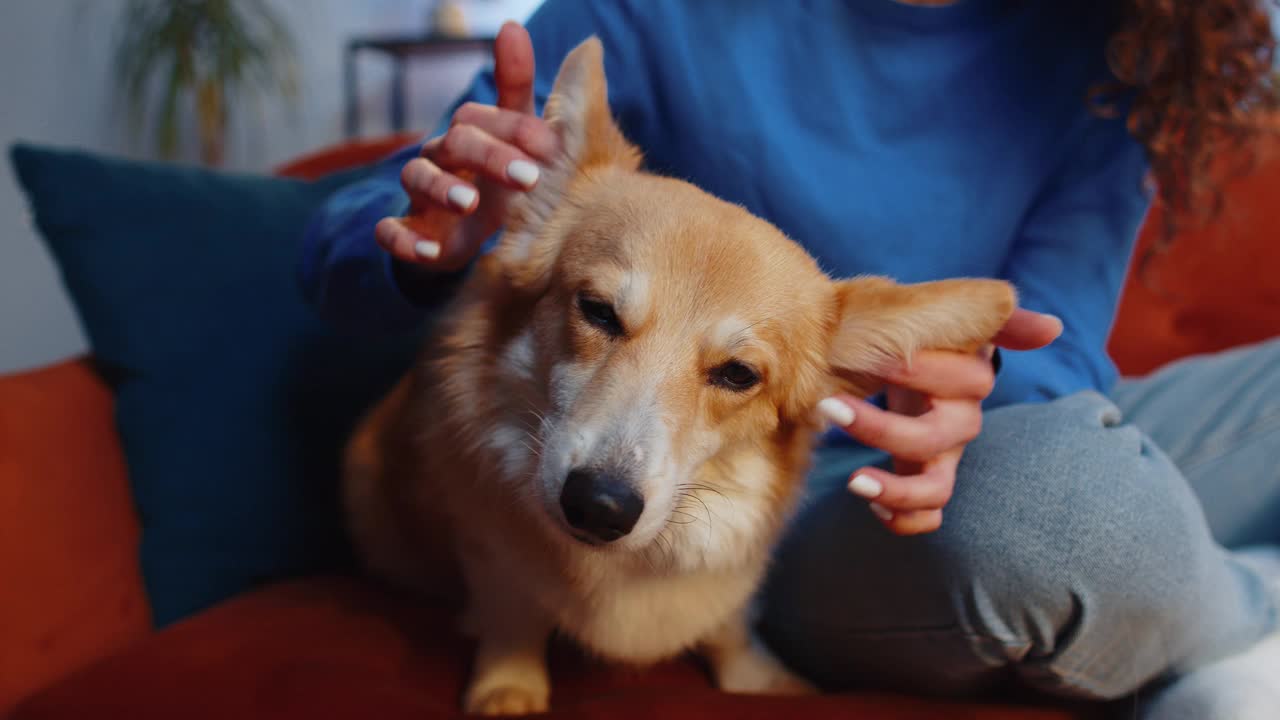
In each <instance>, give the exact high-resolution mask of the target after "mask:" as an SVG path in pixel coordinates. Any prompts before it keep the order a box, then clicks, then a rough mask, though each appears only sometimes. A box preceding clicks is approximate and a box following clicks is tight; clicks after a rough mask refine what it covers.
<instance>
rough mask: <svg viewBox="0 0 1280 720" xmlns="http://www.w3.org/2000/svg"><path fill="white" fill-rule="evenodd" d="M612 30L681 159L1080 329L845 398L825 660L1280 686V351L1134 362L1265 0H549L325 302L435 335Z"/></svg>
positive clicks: (835, 264) (618, 61) (1249, 54)
mask: <svg viewBox="0 0 1280 720" xmlns="http://www.w3.org/2000/svg"><path fill="white" fill-rule="evenodd" d="M590 34H596V35H599V36H600V37H601V38H602V40H603V41H604V44H605V47H606V53H607V57H606V69H607V72H608V76H609V80H610V96H611V102H612V104H613V107H614V110H615V112H616V113H617V115H618V118H619V122H620V124H621V125H622V127H623V129H624V130H625V131H626V132H627V134H628V136H629V137H630V139H631V140H633V141H634V142H636V143H637V144H638V145H639V146H640V147H641V148H642V149H644V151H645V152H646V155H647V164H648V166H649V167H650V168H652V169H655V170H657V171H659V172H664V173H668V174H673V175H677V176H681V177H684V178H687V179H689V180H691V181H693V182H694V183H696V184H698V185H700V186H702V187H704V188H705V189H707V190H709V191H710V192H712V193H714V194H717V195H719V196H721V197H723V198H726V199H728V200H730V201H733V202H737V203H740V204H742V205H745V206H746V207H747V208H748V209H750V210H751V211H753V212H755V213H756V214H759V215H761V216H763V217H765V218H767V219H768V220H770V221H771V222H773V223H774V224H776V225H778V226H779V227H780V228H782V229H783V230H784V231H785V232H787V233H788V234H789V235H790V236H791V237H793V238H795V239H797V240H798V241H800V242H801V243H803V244H804V245H805V246H806V247H807V248H808V249H809V250H810V252H811V253H813V254H814V255H815V256H816V257H817V258H818V260H819V261H820V262H821V264H822V265H823V266H824V267H825V268H827V269H828V270H830V271H832V272H833V274H837V275H852V274H856V273H867V272H870V273H882V274H887V275H891V276H894V277H896V278H898V279H900V280H903V281H920V280H927V279H936V278H940V277H948V276H959V275H970V276H973V275H978V276H993V277H1002V278H1006V279H1009V280H1011V281H1013V282H1014V283H1015V284H1016V285H1017V286H1018V288H1019V291H1020V293H1021V297H1022V302H1023V304H1024V306H1025V308H1026V309H1025V310H1022V311H1020V312H1019V314H1017V315H1016V316H1015V318H1014V320H1012V321H1011V322H1010V324H1009V326H1008V327H1006V329H1005V331H1004V333H1003V334H1002V337H1001V338H1000V339H999V343H1000V344H1001V345H1002V346H1003V347H1006V348H1008V349H1011V350H1031V349H1035V348H1042V347H1043V346H1045V345H1048V347H1043V349H1039V350H1036V351H1034V352H1012V353H1006V354H1005V355H1003V363H1002V367H1001V368H1000V369H999V372H998V377H996V373H995V371H994V370H993V367H992V366H991V365H990V364H987V363H985V362H983V361H981V360H979V359H972V358H958V357H954V356H950V355H942V354H930V353H923V354H921V356H919V357H917V358H916V360H915V362H914V363H913V365H912V368H911V369H910V371H907V370H906V369H905V368H904V369H900V370H899V371H897V372H895V373H892V374H890V375H889V376H888V377H887V378H886V379H887V380H888V381H889V382H890V383H891V387H892V389H891V390H890V392H889V393H887V399H886V401H885V402H884V403H882V404H881V405H877V404H872V403H866V402H859V401H854V400H853V399H851V398H842V397H838V398H832V399H830V400H829V401H824V402H823V403H822V406H821V409H822V410H823V411H824V412H826V413H827V414H828V415H829V416H830V417H831V418H832V419H833V420H835V421H836V422H837V424H838V425H840V426H842V427H843V428H844V431H845V433H844V434H841V435H840V436H838V437H835V436H833V437H832V438H831V440H830V441H829V442H827V443H826V444H825V446H824V447H823V449H822V450H821V453H820V456H819V461H818V464H817V467H816V470H815V472H814V476H813V479H812V486H813V487H812V492H813V494H814V496H815V500H816V501H815V502H812V503H810V505H809V506H808V507H809V509H808V510H807V511H806V512H805V513H804V514H802V516H801V517H800V518H799V519H798V520H797V522H796V524H795V527H794V530H793V531H792V534H791V536H790V538H789V539H788V541H787V542H786V543H785V545H784V547H783V548H782V550H781V552H780V557H779V561H778V567H777V571H776V572H775V574H774V577H773V578H772V579H771V581H770V584H769V587H768V588H767V592H766V595H765V599H766V612H765V619H764V628H763V629H764V631H765V633H766V635H767V637H768V639H769V640H770V642H771V643H772V644H773V645H774V646H775V649H776V650H777V651H778V652H779V653H780V654H781V655H782V656H783V657H784V658H785V659H786V660H787V661H788V662H789V663H790V664H791V665H792V666H793V667H794V668H796V669H797V670H800V671H802V672H804V673H807V674H808V675H810V676H811V677H813V678H815V679H817V680H818V681H820V682H822V683H824V684H826V685H828V686H831V687H836V688H842V687H849V686H853V685H863V684H872V685H876V686H890V687H892V686H897V687H905V688H910V689H914V690H917V691H921V690H924V691H930V692H939V693H973V692H979V691H983V690H985V689H988V688H990V687H992V686H994V685H997V684H1000V683H1004V682H1006V681H1008V680H1011V679H1013V680H1016V681H1018V682H1020V683H1022V684H1024V685H1026V686H1029V687H1031V688H1034V689H1037V690H1040V691H1044V692H1050V693H1055V694H1060V695H1066V696H1071V697H1080V698H1092V699H1112V698H1118V697H1123V696H1126V695H1129V694H1132V693H1135V692H1138V691H1140V690H1144V689H1147V690H1146V692H1145V693H1144V696H1145V698H1147V699H1148V700H1147V701H1144V707H1145V708H1146V712H1147V713H1148V715H1149V716H1150V717H1153V718H1156V717H1182V716H1183V715H1180V714H1179V713H1184V714H1186V715H1185V716H1186V717H1196V718H1205V719H1209V718H1219V717H1220V718H1239V717H1249V716H1248V715H1247V712H1249V709H1248V708H1250V707H1251V704H1253V706H1256V707H1262V708H1274V707H1280V672H1270V673H1268V668H1273V669H1274V668H1275V667H1278V666H1280V633H1277V630H1276V628H1277V617H1276V616H1277V607H1278V606H1280V553H1277V551H1276V547H1277V545H1278V544H1280V474H1278V473H1280V470H1278V468H1280V425H1277V423H1275V422H1274V418H1275V417H1277V415H1276V413H1277V409H1278V405H1277V403H1280V343H1277V342H1272V343H1269V344H1264V345H1262V346H1259V347H1257V348H1253V349H1249V350H1243V351H1237V352H1234V353H1227V354H1224V355H1221V356H1218V357H1213V358H1204V359H1199V360H1195V361H1191V362H1187V363H1182V364H1179V365H1177V366H1174V367H1172V368H1169V369H1167V370H1165V371H1164V372H1163V373H1160V374H1157V375H1156V376H1154V377H1152V378H1150V379H1146V380H1143V381H1136V382H1122V383H1119V384H1117V382H1116V372H1115V369H1114V368H1113V366H1112V365H1111V363H1110V361H1109V360H1108V358H1107V356H1106V353H1105V350H1104V344H1105V340H1106V337H1107V334H1108V331H1109V328H1110V325H1111V322H1112V319H1113V316H1114V313H1115V308H1116V302H1117V297H1118V293H1119V288H1120V286H1121V282H1122V279H1123V277H1124V275H1125V272H1126V267H1127V264H1128V261H1129V254H1130V252H1131V251H1132V245H1133V240H1134V237H1135V234H1136V231H1137V229H1138V227H1139V226H1140V224H1141V222H1142V219H1143V216H1144V214H1145V212H1146V210H1147V208H1148V205H1149V202H1150V197H1149V195H1148V193H1147V192H1146V191H1145V186H1144V179H1145V178H1146V177H1147V176H1148V173H1149V172H1150V175H1151V176H1152V178H1153V179H1154V181H1155V185H1156V187H1157V188H1158V192H1159V195H1160V198H1161V199H1162V200H1163V201H1165V202H1167V203H1169V204H1171V205H1172V206H1173V207H1174V208H1175V209H1178V210H1193V209H1195V208H1198V207H1202V206H1206V205H1208V204H1211V203H1210V201H1211V200H1212V196H1213V189H1212V187H1211V186H1210V185H1209V184H1208V182H1207V178H1208V175H1207V171H1208V169H1209V165H1210V164H1211V162H1212V160H1213V158H1214V156H1215V155H1216V154H1218V153H1219V152H1220V151H1221V150H1222V149H1224V148H1227V147H1230V146H1233V145H1241V144H1247V143H1248V142H1249V141H1250V140H1251V139H1252V138H1253V137H1254V136H1256V135H1257V134H1259V133H1261V132H1262V127H1263V124H1262V121H1261V120H1259V118H1264V117H1266V116H1267V114H1268V113H1273V112H1274V109H1275V107H1276V90H1275V88H1274V86H1273V85H1271V84H1269V83H1270V80H1269V78H1270V75H1269V73H1270V69H1271V66H1270V63H1271V52H1272V49H1273V45H1274V42H1273V39H1272V35H1271V33H1270V27H1269V23H1268V16H1267V13H1266V11H1265V8H1263V7H1262V5H1261V2H1260V0H1254V1H1246V0H1206V1H1205V2H1199V3H1175V2H1172V1H1171V0H1129V1H1128V2H1123V3H1116V2H1113V1H1112V0H1088V1H1082V2H1074V3H1043V2H1041V3H1035V2H1019V1H1017V0H915V1H914V2H906V1H905V0H903V1H901V2H899V1H897V0H805V1H803V2H790V3H779V2H764V1H763V0H757V1H752V2H741V1H739V0H699V1H698V2H681V1H680V0H646V1H645V2H640V0H634V1H631V2H626V1H620V0H590V1H585V2H584V1H583V0H549V2H547V3H546V4H545V5H544V6H543V7H542V8H541V9H540V10H539V11H538V12H537V13H536V14H535V15H534V17H533V18H532V19H531V20H530V21H529V23H528V33H527V34H526V33H525V31H524V30H523V29H522V28H520V27H518V26H514V25H509V26H507V27H505V28H504V29H503V31H502V33H501V34H500V36H499V37H498V41H497V45H496V48H495V68H494V71H493V72H486V73H482V74H481V75H480V76H479V77H478V78H477V80H476V82H475V84H474V85H473V86H472V88H471V89H470V91H469V92H468V93H467V94H466V96H465V97H464V98H463V100H464V101H466V104H460V105H459V106H458V107H457V108H456V110H455V112H453V113H452V114H451V118H450V122H449V124H447V125H446V126H445V127H444V128H442V129H441V133H440V134H438V135H436V136H435V137H434V138H433V139H431V140H429V141H427V142H426V143H425V144H424V145H423V146H421V147H414V148H409V149H406V150H405V151H404V152H403V153H400V154H398V155H397V156H395V157H393V158H392V159H390V160H389V161H388V163H387V164H386V166H385V167H384V169H383V171H382V172H381V173H380V174H379V175H378V176H377V177H375V178H373V179H371V180H368V181H366V182H363V183H360V184H358V185H355V186H352V187H351V188H349V189H347V190H345V191H344V192H342V193H340V194H339V195H337V196H336V197H334V198H333V199H332V200H331V201H330V203H329V204H328V206H327V207H326V208H325V210H324V212H322V213H321V216H320V217H319V218H318V219H317V221H316V222H315V223H314V224H313V226H312V228H311V230H310V231H309V235H308V240H307V250H306V255H305V257H304V265H303V274H304V280H305V284H306V288H307V291H308V293H309V294H310V296H311V298H312V300H313V301H314V302H315V304H316V305H317V306H318V307H319V308H320V310H321V311H322V312H323V313H324V314H326V315H327V316H328V317H330V318H332V319H333V320H334V321H335V322H338V323H341V324H345V325H348V326H351V327H355V328H369V327H374V326H378V327H384V328H389V329H391V328H405V327H411V326H413V325H415V324H416V323H418V322H419V321H420V320H421V319H422V318H423V317H424V316H425V314H426V313H427V312H428V311H429V308H431V307H433V306H434V305H435V304H436V303H438V302H439V301H440V300H441V299H443V298H444V297H446V296H447V294H448V293H449V291H450V289H451V287H452V285H453V284H454V283H455V282H456V280H457V278H458V277H460V275H461V274H462V271H464V270H465V268H466V267H467V265H468V264H469V263H470V261H471V260H473V259H474V258H475V257H476V255H477V254H478V253H479V252H481V251H482V249H483V248H482V245H483V244H484V242H485V241H486V239H488V238H490V237H491V236H492V235H493V234H494V232H495V231H497V230H498V229H499V222H500V219H501V218H502V217H503V214H504V208H505V207H506V203H507V201H508V200H509V198H510V197H511V196H512V194H513V193H518V192H521V191H523V190H526V189H528V188H529V187H532V186H533V185H534V184H535V183H536V182H537V176H538V165H539V163H541V162H545V161H546V160H547V159H549V158H550V157H552V156H553V155H554V153H555V152H556V150H557V147H556V140H555V137H554V135H553V134H552V133H551V132H550V131H549V129H548V128H547V127H546V126H545V124H543V123H542V121H541V120H539V119H538V118H537V113H538V112H539V111H540V109H541V104H542V102H543V100H544V99H545V98H546V96H547V93H548V92H549V90H550V85H551V80H552V79H553V77H554V71H555V69H556V67H557V66H558V64H559V61H560V59H561V58H562V57H563V56H564V55H565V53H566V52H567V51H568V50H569V49H570V48H572V47H573V46H574V45H576V44H577V43H578V42H579V41H581V40H582V39H584V38H585V37H586V36H588V35H590ZM530 36H531V37H532V40H531V39H530ZM535 56H536V57H537V59H538V64H537V66H536V68H535V64H534V58H535ZM1272 117H1274V116H1272ZM375 226H376V231H375ZM1055 337H1056V341H1055ZM1051 341H1052V344H1051V345H1050V344H1049V343H1050V342H1051ZM925 409H928V412H923V413H921V412H919V411H920V410H925ZM979 427H982V432H981V434H979V433H978V428H979ZM1224 478H1229V479H1230V480H1231V482H1230V484H1229V487H1230V488H1232V490H1231V492H1232V493H1233V497H1235V498H1236V499H1237V500H1238V499H1239V497H1240V495H1241V494H1242V493H1243V494H1245V495H1248V496H1249V499H1248V502H1247V504H1246V505H1245V506H1244V507H1245V510H1241V505H1240V504H1239V503H1234V504H1226V503H1222V502H1220V501H1219V499H1220V497H1221V488H1224V487H1227V486H1228V483H1226V482H1225V481H1224ZM944 508H945V512H946V522H945V523H943V522H942V519H943V510H944ZM1223 508H1227V509H1223ZM1266 513H1271V515H1270V516H1267V515H1266ZM1246 545H1248V546H1253V547H1250V548H1249V549H1237V550H1231V551H1228V550H1225V549H1224V547H1231V548H1243V547H1244V546H1246ZM1259 678H1261V679H1259ZM1157 688H1158V689H1157ZM1272 712H1273V711H1271V710H1268V711H1267V714H1265V715H1264V716H1265V717H1268V718H1270V717H1272Z"/></svg>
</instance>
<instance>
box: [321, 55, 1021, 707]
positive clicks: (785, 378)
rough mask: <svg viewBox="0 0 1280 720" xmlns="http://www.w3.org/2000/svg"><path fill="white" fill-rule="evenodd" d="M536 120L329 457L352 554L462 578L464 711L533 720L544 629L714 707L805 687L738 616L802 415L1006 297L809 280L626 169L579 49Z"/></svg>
mask: <svg viewBox="0 0 1280 720" xmlns="http://www.w3.org/2000/svg"><path fill="white" fill-rule="evenodd" d="M545 117H546V120H547V122H548V123H549V125H550V126H551V127H552V128H553V130H554V131H555V132H556V133H558V135H559V137H560V139H561V141H562V154H561V155H560V156H559V158H558V159H557V160H556V161H555V162H554V163H551V164H550V165H549V166H548V167H546V168H544V170H543V173H542V176H541V180H540V181H539V183H538V185H537V186H536V187H535V188H533V190H532V191H530V192H528V193H525V194H522V195H520V196H519V197H518V198H517V199H515V200H514V201H513V206H512V207H511V209H510V214H509V217H508V218H507V222H506V225H505V230H504V234H503V236H502V238H501V240H500V242H499V244H498V246H497V247H496V248H495V249H494V251H493V252H491V253H489V254H487V255H486V256H484V257H483V258H481V259H480V260H479V261H478V263H477V265H476V266H475V267H474V268H473V270H472V272H471V275H470V276H469V278H468V279H467V281H466V282H465V283H464V285H463V287H462V288H461V289H460V291H459V293H458V295H457V296H456V297H455V299H454V301H453V302H452V304H451V305H450V307H449V308H448V309H447V310H446V311H445V313H444V315H443V317H442V318H441V319H440V320H439V322H438V324H437V326H436V328H435V330H434V333H433V338H432V340H431V341H430V343H429V344H428V346H427V348H426V349H425V350H424V355H423V357H422V359H421V362H420V363H419V364H418V365H417V366H416V367H415V368H414V369H413V370H412V371H410V372H409V373H408V374H407V375H406V377H405V378H404V379H403V380H402V381H401V382H400V384H399V385H397V386H396V388H395V389H393V390H392V391H391V392H390V393H389V395H388V396H387V397H386V398H385V399H383V401H382V402H381V403H380V404H379V405H378V406H377V407H375V409H374V410H373V411H372V412H371V413H370V414H369V415H368V416H367V417H366V418H365V419H364V420H363V421H362V424H361V425H360V426H359V427H358V428H357V430H356V433H355V435H354V436H353V438H352V441H351V443H350V446H349V447H348V449H347V454H346V467H345V477H344V492H345V503H346V508H347V511H348V519H349V522H350V528H351V531H352V535H353V538H354V540H355V543H356V545H357V548H358V550H359V553H360V555H361V557H362V558H363V560H364V561H365V563H366V564H367V566H368V568H369V569H370V570H371V571H372V572H374V573H375V574H379V575H382V576H383V577H384V578H386V579H389V580H392V581H397V582H401V583H404V584H407V585H410V586H412V587H416V588H420V589H422V590H423V591H424V592H426V593H432V594H435V595H445V596H448V595H450V594H451V593H452V592H453V591H454V590H455V589H457V588H459V587H461V588H463V589H464V591H465V593H464V594H465V611H464V613H463V628H464V629H465V630H466V631H467V632H468V633H470V634H471V635H473V636H474V637H475V639H476V643H477V645H476V655H475V661H474V666H473V669H472V675H471V677H470V680H469V682H468V685H467V687H466V689H465V693H464V695H465V697H464V699H463V704H464V707H465V709H466V710H467V711H470V712H476V713H483V714H524V713H532V712H540V711H544V710H546V709H547V708H548V702H549V696H550V685H549V680H548V676H547V667H546V660H545V656H546V644H547V641H548V639H549V637H550V636H551V634H552V633H553V632H560V633H562V634H564V635H566V636H567V637H569V638H571V639H572V640H574V641H576V642H577V643H578V644H580V645H581V646H582V647H583V648H584V649H585V650H586V651H588V652H590V653H592V654H595V655H598V656H600V657H602V658H605V659H609V660H614V661H620V662H623V663H631V664H638V665H643V664H647V663H654V662H656V661H660V660H663V659H666V658H670V657H672V656H675V655H678V654H681V653H683V652H686V651H693V652H696V653H698V654H700V655H701V656H702V657H703V658H704V659H705V660H706V661H707V665H708V667H709V669H710V672H711V674H712V676H713V678H714V680H715V682H716V684H717V685H718V686H719V687H720V688H723V689H724V690H726V691H732V692H746V693H798V692H806V691H809V690H810V688H809V686H808V685H807V684H806V683H805V682H804V681H803V680H801V679H800V678H798V677H796V676H795V675H793V674H792V673H791V672H789V671H788V670H787V668H786V667H784V666H783V664H782V663H781V662H779V661H778V660H777V659H775V658H774V657H773V656H772V655H771V654H770V653H769V651H768V650H767V649H766V648H765V647H764V646H763V645H762V644H761V643H760V642H758V641H757V640H756V639H755V637H754V636H753V630H752V627H753V614H752V605H753V596H754V594H755V592H756V590H757V587H758V586H759V585H760V583H761V581H762V579H763V577H764V575H765V571H766V568H767V566H768V563H769V559H770V555H771V551H772V549H773V547H774V545H775V543H776V541H777V540H778V539H779V536H780V534H781V532H782V530H783V528H784V526H785V524H786V523H787V521H788V518H789V517H790V515H791V514H792V510H793V507H794V506H795V505H796V504H797V500H798V498H799V495H800V493H801V489H802V486H803V480H804V478H805V475H806V471H807V469H808V467H809V462H810V456H811V454H812V450H813V447H814V445H815V441H816V438H817V437H818V435H819V434H820V433H821V431H822V430H823V429H824V425H823V422H822V420H821V419H820V418H819V417H818V416H817V415H816V413H815V412H814V408H815V407H816V405H817V404H818V402H819V401H820V400H822V399H823V398H826V397H828V396H830V395H832V394H833V393H836V392H847V393H852V394H856V395H858V396H863V397H865V396H867V395H870V394H872V393H874V392H877V391H878V390H879V389H880V387H881V384H880V383H879V382H878V381H877V380H876V379H875V378H876V376H877V374H879V373H881V372H883V370H884V368H885V367H886V366H887V364H888V363H894V362H899V361H901V360H903V359H906V358H909V357H910V356H911V354H912V353H913V352H914V351H916V350H919V349H925V348H932V349H943V350H954V351H956V352H977V351H978V349H979V348H980V347H981V346H982V345H984V344H986V343H988V342H989V341H990V340H991V339H992V338H993V337H994V336H995V334H996V333H997V331H998V330H999V329H1000V328H1001V327H1002V326H1003V325H1004V323H1005V321H1006V320H1007V319H1008V318H1009V317H1010V315H1011V314H1012V313H1013V311H1014V309H1015V306H1016V298H1015V294H1014V291H1013V289H1012V288H1011V287H1010V286H1009V284H1007V283H1005V282H1002V281H997V280H981V279H972V280H970V279H958V280H945V281H939V282H931V283H922V284H916V285H899V284H896V283H895V282H893V281H891V280H888V279H885V278H879V277H861V278H855V279H850V280H842V281H837V280H833V279H832V278H830V277H828V276H827V275H825V274H824V273H823V272H822V271H821V270H820V269H819V267H818V265H817V263H816V262H815V261H814V260H813V259H812V258H811V257H810V256H809V255H808V254H807V253H806V252H805V251H804V250H803V249H802V248H801V247H800V246H799V245H798V244H796V243H795V242H793V241H792V240H790V239H788V238H787V237H785V236H784V235H783V234H782V232H780V231H779V230H777V229H776V228H774V227H773V226H771V225H770V224H769V223H767V222H765V221H763V220H761V219H758V218H756V217H754V216H752V215H751V214H750V213H748V212H747V211H746V210H744V209H742V208H740V207H738V206H735V205H732V204H729V203H727V202H723V201H721V200H718V199H716V198H714V197H712V196H710V195H709V194H707V193H705V192H703V191H701V190H699V189H697V188H695V187H693V186H692V185H689V184H687V183H685V182H681V181H678V180H674V179H670V178H664V177H658V176H655V175H652V174H647V173H645V172H643V171H642V170H641V169H640V164H641V155H640V152H639V151H638V150H637V149H636V148H635V147H633V146H632V145H631V144H629V143H628V141H627V140H626V139H625V138H624V137H623V134H622V132H621V131H620V130H619V129H618V127H617V126H616V125H615V124H614V121H613V118H612V116H611V114H610V110H609V106H608V100H607V93H606V86H605V76H604V65H603V51H602V48H601V45H600V43H599V41H598V40H596V39H595V38H592V39H589V40H587V41H585V42H584V43H583V44H581V45H579V46H578V47H577V48H576V49H574V50H573V52H572V53H570V54H569V55H568V57H567V58H566V59H565V60H564V63H563V64H562V65H561V67H560V70H559V73H558V75H557V78H556V81H555V86H554V90H553V92H552V94H551V96H550V98H549V100H548V101H547V104H546V111H545Z"/></svg>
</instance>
